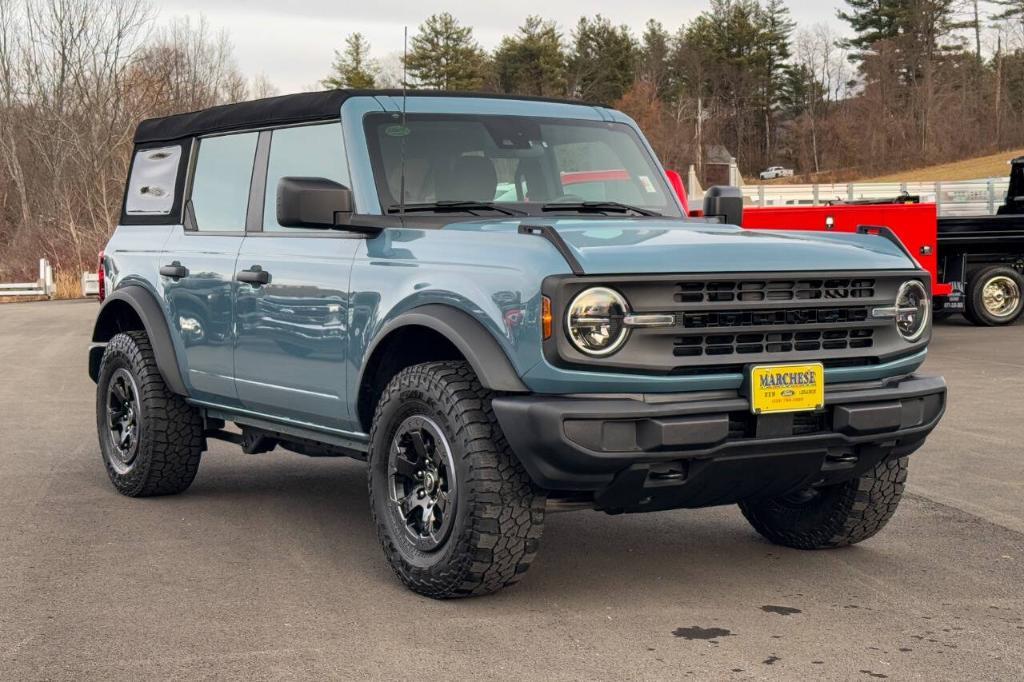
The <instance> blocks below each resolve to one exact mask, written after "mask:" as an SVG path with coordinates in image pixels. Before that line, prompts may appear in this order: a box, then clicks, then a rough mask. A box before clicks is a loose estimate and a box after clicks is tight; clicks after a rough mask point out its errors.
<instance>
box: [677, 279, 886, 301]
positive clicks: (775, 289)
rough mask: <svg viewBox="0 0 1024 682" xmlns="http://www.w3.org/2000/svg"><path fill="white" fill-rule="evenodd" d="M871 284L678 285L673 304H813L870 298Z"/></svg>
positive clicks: (818, 281)
mask: <svg viewBox="0 0 1024 682" xmlns="http://www.w3.org/2000/svg"><path fill="white" fill-rule="evenodd" d="M874 295H875V280H873V279H866V278H828V279H826V278H822V279H800V280H714V281H709V282H680V283H678V284H677V285H676V292H675V296H674V298H675V301H676V302H677V303H723V302H730V301H740V302H745V303H746V302H750V303H756V302H759V301H814V300H837V299H840V300H841V299H860V298H872V297H873V296H874Z"/></svg>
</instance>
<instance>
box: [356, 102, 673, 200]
mask: <svg viewBox="0 0 1024 682" xmlns="http://www.w3.org/2000/svg"><path fill="white" fill-rule="evenodd" d="M365 126H366V133H367V140H368V142H369V145H368V146H369V151H370V157H371V161H372V163H373V171H374V177H375V180H376V184H377V191H378V192H379V194H380V199H381V206H382V207H383V209H384V210H385V212H389V211H391V212H394V209H396V208H397V206H398V205H399V203H400V201H399V197H400V196H401V193H402V147H403V145H404V147H405V203H406V205H407V206H408V205H421V206H422V205H432V204H436V203H438V202H441V203H442V204H444V203H445V202H449V203H451V202H472V203H477V204H485V203H487V204H493V205H494V206H496V207H499V208H501V207H504V208H505V209H506V210H508V212H509V213H511V210H512V209H515V210H516V212H517V213H520V214H521V213H526V214H530V215H540V214H542V213H543V214H550V212H558V213H561V212H563V211H564V212H566V213H573V212H590V213H593V212H599V213H600V212H604V211H608V212H615V211H616V210H619V211H621V210H622V206H615V204H619V205H625V206H627V207H637V208H639V209H642V210H644V211H649V212H652V213H656V214H659V215H667V216H674V217H678V216H680V212H679V209H678V208H677V206H676V203H675V201H674V200H673V199H672V196H671V194H670V192H671V189H670V188H669V186H668V184H667V182H666V181H665V178H664V177H662V174H661V172H660V171H659V170H658V167H657V165H656V164H655V162H654V159H653V158H652V157H651V155H650V154H649V153H648V151H647V148H646V147H645V146H644V145H643V144H642V142H641V140H640V138H639V136H638V135H637V134H636V132H635V131H634V130H633V129H632V128H631V127H630V126H628V125H625V124H621V123H605V122H598V121H582V120H576V119H551V118H528V117H521V116H483V115H480V116H477V115H454V114H409V115H408V117H407V118H406V121H405V123H404V125H403V123H402V119H401V115H398V114H374V115H370V116H368V117H367V118H366V121H365ZM592 202H599V203H596V204H595V203H592ZM561 204H564V207H563V206H561ZM584 204H586V205H584ZM451 208H452V207H451V206H448V207H445V206H443V205H442V206H441V207H439V209H440V210H446V209H451ZM472 208H473V209H474V210H475V211H482V212H486V211H487V209H486V207H480V206H475V207H472Z"/></svg>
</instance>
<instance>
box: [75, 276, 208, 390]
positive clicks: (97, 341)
mask: <svg viewBox="0 0 1024 682" xmlns="http://www.w3.org/2000/svg"><path fill="white" fill-rule="evenodd" d="M126 305H127V306H129V307H130V308H131V309H132V310H133V311H134V312H135V315H136V316H137V317H138V318H139V320H140V321H141V322H142V326H143V328H144V329H145V331H146V335H147V336H148V337H149V343H150V345H151V346H152V347H153V354H154V355H155V356H156V366H157V369H159V370H160V375H161V376H162V377H163V379H164V383H165V384H167V388H169V389H170V390H171V392H172V393H177V394H178V395H188V392H187V391H186V389H185V381H184V379H183V378H182V376H181V369H180V368H179V366H178V354H177V352H176V351H175V350H174V342H173V341H172V340H171V330H170V327H169V326H168V324H167V316H166V315H165V314H164V311H163V308H162V307H161V306H160V304H159V303H158V302H157V300H156V297H155V296H154V295H153V294H152V292H150V291H149V290H148V289H146V288H145V287H142V286H139V285H132V284H129V285H126V286H123V287H121V288H119V289H118V290H117V291H115V292H113V293H112V294H110V295H109V296H107V298H106V300H105V301H103V305H102V306H101V307H100V312H99V315H97V316H96V324H95V326H94V327H93V331H92V341H93V346H92V347H91V348H90V349H89V376H90V377H91V378H92V380H93V381H96V380H97V379H98V377H99V366H100V359H101V358H102V356H103V348H104V347H105V346H106V342H107V341H109V340H110V339H111V338H113V336H114V335H115V334H117V333H118V331H119V330H120V328H119V327H118V326H117V325H116V324H115V320H116V319H117V316H118V315H119V314H120V312H119V309H123V308H122V306H126ZM97 351H98V352H97Z"/></svg>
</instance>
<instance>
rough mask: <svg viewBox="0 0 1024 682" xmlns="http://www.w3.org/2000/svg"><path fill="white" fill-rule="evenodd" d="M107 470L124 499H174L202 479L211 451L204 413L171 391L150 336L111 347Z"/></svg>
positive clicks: (103, 439) (101, 389)
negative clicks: (207, 452)
mask: <svg viewBox="0 0 1024 682" xmlns="http://www.w3.org/2000/svg"><path fill="white" fill-rule="evenodd" d="M96 429H97V431H98V434H99V439H100V452H101V453H102V455H103V465H104V466H105V467H106V469H107V475H108V476H109V477H110V482H111V483H113V484H114V488H116V489H117V491H118V492H119V493H121V494H122V495H127V496H129V497H148V496H152V495H173V494H175V493H180V492H182V491H184V490H185V489H187V488H188V487H189V486H190V485H191V484H192V480H193V479H194V478H195V477H196V471H197V470H198V469H199V459H200V457H201V456H202V452H203V450H204V449H205V445H206V440H205V438H204V436H203V420H202V417H201V416H200V415H199V411H198V410H197V409H196V408H194V407H192V406H191V405H189V404H188V403H186V402H185V400H184V398H182V397H181V396H179V395H176V394H174V393H172V392H171V391H170V389H168V388H167V384H165V383H164V380H163V377H162V376H161V374H160V370H159V369H157V366H156V356H155V355H154V354H153V349H152V347H151V346H150V343H149V338H148V337H147V336H146V334H145V332H140V331H130V332H124V333H121V334H117V335H116V336H114V338H112V339H111V340H110V342H109V343H108V344H107V347H106V350H105V351H104V352H103V360H102V361H101V363H100V371H99V377H98V380H97V382H96Z"/></svg>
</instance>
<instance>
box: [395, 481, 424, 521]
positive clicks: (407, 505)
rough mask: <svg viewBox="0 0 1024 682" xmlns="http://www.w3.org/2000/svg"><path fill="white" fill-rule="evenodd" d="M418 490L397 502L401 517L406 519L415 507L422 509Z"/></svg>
mask: <svg viewBox="0 0 1024 682" xmlns="http://www.w3.org/2000/svg"><path fill="white" fill-rule="evenodd" d="M419 492H420V489H419V488H416V489H415V490H413V491H412V492H410V493H409V494H408V495H406V496H405V497H403V498H402V499H401V500H399V501H398V506H399V508H400V509H401V510H402V516H404V517H405V518H406V519H408V518H409V514H412V513H413V512H414V511H415V510H416V508H417V507H422V506H423V502H422V499H421V498H420V496H419Z"/></svg>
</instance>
